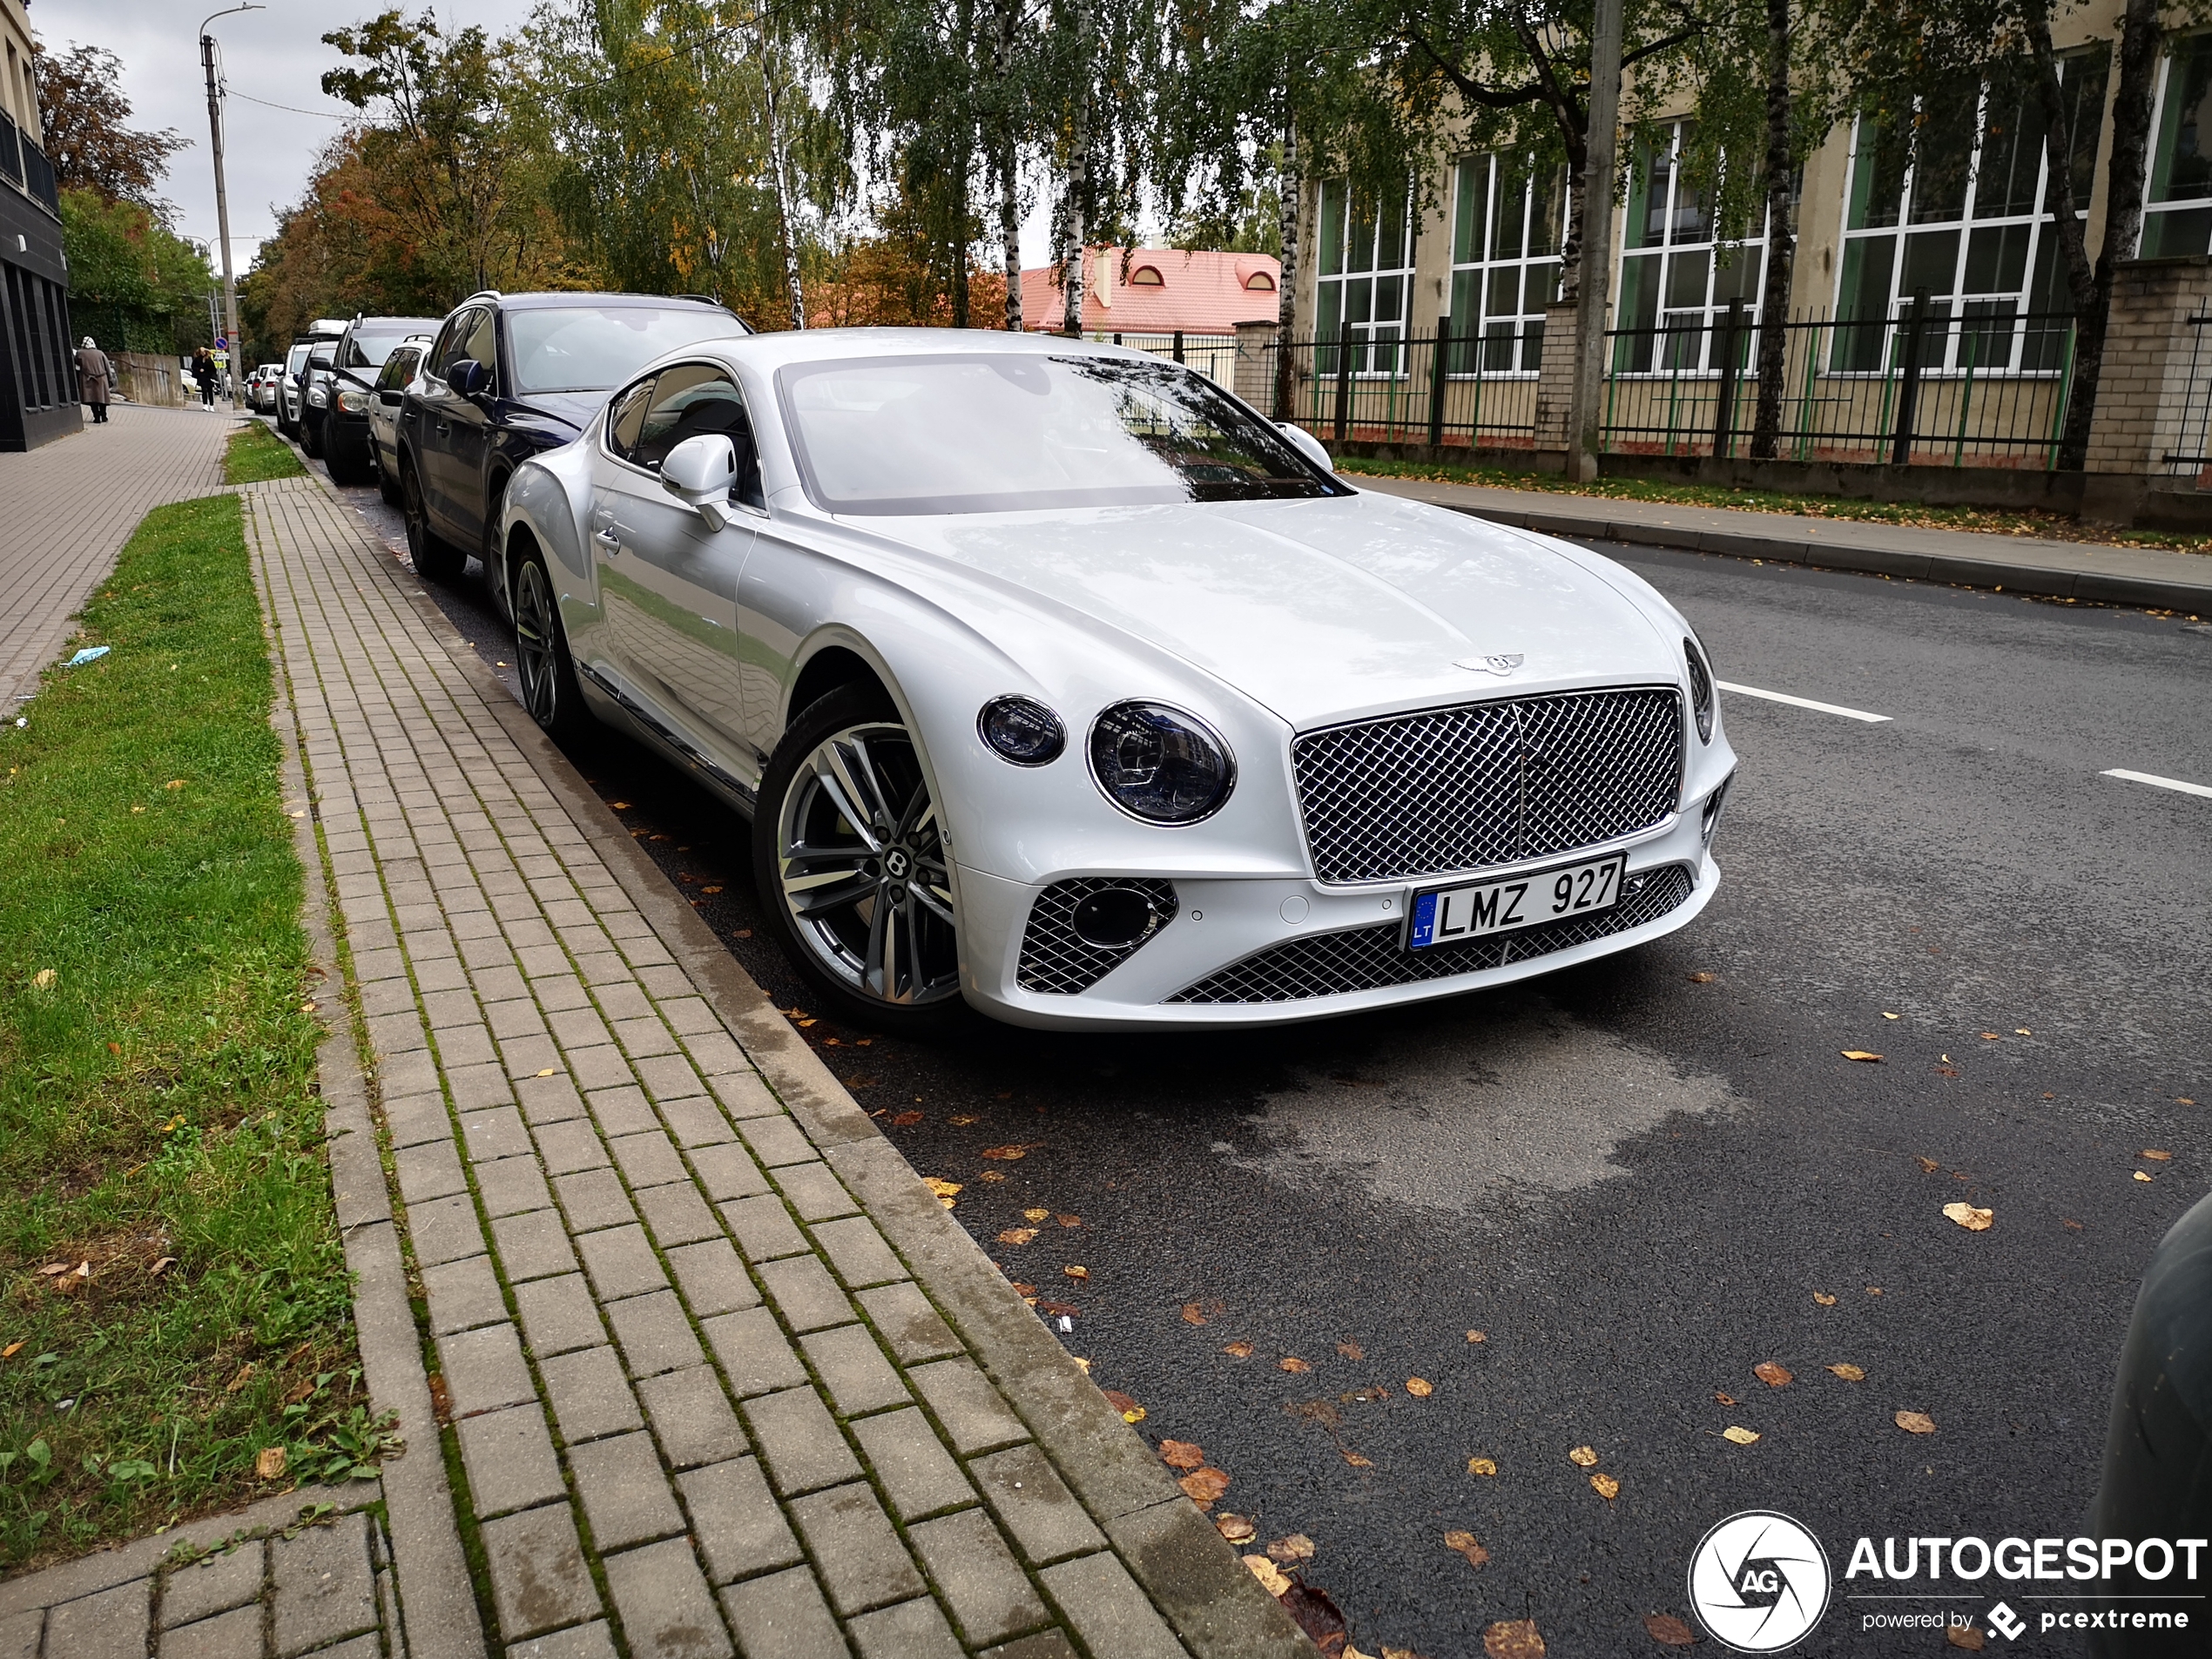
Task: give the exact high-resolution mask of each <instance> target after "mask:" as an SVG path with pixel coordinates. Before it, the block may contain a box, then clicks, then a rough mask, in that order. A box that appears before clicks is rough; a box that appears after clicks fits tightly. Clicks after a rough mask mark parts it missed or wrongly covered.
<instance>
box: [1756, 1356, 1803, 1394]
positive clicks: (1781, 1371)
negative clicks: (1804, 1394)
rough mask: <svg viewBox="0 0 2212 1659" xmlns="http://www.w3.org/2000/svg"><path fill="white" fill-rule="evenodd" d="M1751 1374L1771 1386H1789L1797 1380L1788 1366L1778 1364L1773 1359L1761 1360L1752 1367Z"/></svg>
mask: <svg viewBox="0 0 2212 1659" xmlns="http://www.w3.org/2000/svg"><path fill="white" fill-rule="evenodd" d="M1751 1374H1752V1375H1753V1376H1754V1377H1757V1379H1759V1380H1760V1381H1761V1382H1763V1383H1764V1384H1765V1385H1766V1386H1768V1387H1770V1388H1787V1387H1788V1386H1790V1385H1791V1383H1793V1382H1795V1381H1796V1380H1797V1379H1796V1378H1795V1377H1793V1376H1791V1374H1790V1371H1789V1368H1788V1367H1787V1366H1778V1365H1777V1364H1775V1362H1774V1361H1773V1360H1771V1359H1762V1360H1760V1361H1759V1363H1758V1364H1757V1365H1756V1366H1752V1367H1751Z"/></svg>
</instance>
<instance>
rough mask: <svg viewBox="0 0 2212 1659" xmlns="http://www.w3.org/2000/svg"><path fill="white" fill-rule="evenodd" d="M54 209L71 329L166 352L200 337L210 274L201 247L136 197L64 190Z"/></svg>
mask: <svg viewBox="0 0 2212 1659" xmlns="http://www.w3.org/2000/svg"><path fill="white" fill-rule="evenodd" d="M61 208H62V246H63V249H64V252H65V253H67V254H68V257H69V306H70V315H71V319H72V320H74V321H75V323H76V325H77V332H78V333H79V334H91V336H92V337H93V338H94V339H96V340H98V341H99V342H100V344H101V345H102V346H104V347H106V348H107V349H108V350H109V351H138V352H163V353H166V352H172V351H176V350H178V349H179V348H180V347H185V346H188V345H191V344H195V343H199V342H200V341H205V339H206V333H207V295H208V293H209V291H210V290H211V289H212V288H213V287H214V286H215V276H214V273H213V272H212V271H211V270H210V269H209V268H208V264H207V256H206V253H205V252H204V251H203V250H201V249H200V248H199V246H196V245H194V244H192V243H191V242H187V241H185V239H183V238H182V237H180V236H177V235H175V234H173V233H171V232H170V230H169V229H168V228H167V227H166V226H164V225H163V224H162V222H161V221H160V220H159V219H158V218H156V217H155V215H154V213H153V212H152V209H150V208H148V207H146V206H144V205H143V204H141V203H138V202H132V201H108V200H105V199H102V198H101V197H100V195H99V194H98V192H95V191H91V190H87V189H83V188H71V189H68V190H64V191H63V192H61Z"/></svg>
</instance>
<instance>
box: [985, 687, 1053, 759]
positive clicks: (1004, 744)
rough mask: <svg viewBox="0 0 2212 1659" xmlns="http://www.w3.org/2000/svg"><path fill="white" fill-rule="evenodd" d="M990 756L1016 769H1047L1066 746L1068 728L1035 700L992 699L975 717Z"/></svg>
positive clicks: (1019, 698) (1021, 698) (1018, 698)
mask: <svg viewBox="0 0 2212 1659" xmlns="http://www.w3.org/2000/svg"><path fill="white" fill-rule="evenodd" d="M975 731H976V733H977V735H978V736H980V737H981V738H982V739H983V741H984V743H985V744H986V745H988V747H989V748H990V750H991V752H993V753H994V754H995V755H997V756H998V758H999V759H1001V760H1005V761H1008V762H1011V763H1012V764H1013V765H1017V766H1042V765H1049V764H1050V763H1052V762H1053V761H1055V760H1057V759H1060V755H1061V752H1062V750H1064V749H1065V748H1067V746H1068V728H1067V727H1066V726H1064V725H1061V723H1060V717H1059V716H1058V715H1056V714H1055V713H1054V712H1053V711H1051V710H1050V709H1049V708H1047V707H1046V706H1045V705H1043V704H1042V703H1040V702H1038V701H1037V700H1036V698H1034V697H995V698H992V699H991V700H990V701H989V702H988V703H986V704H985V705H983V707H982V711H981V712H980V713H979V714H977V715H976V717H975Z"/></svg>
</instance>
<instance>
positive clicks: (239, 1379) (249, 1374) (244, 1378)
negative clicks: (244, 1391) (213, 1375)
mask: <svg viewBox="0 0 2212 1659" xmlns="http://www.w3.org/2000/svg"><path fill="white" fill-rule="evenodd" d="M252 1381H253V1362H252V1361H250V1360H249V1361H247V1362H246V1364H245V1365H242V1366H239V1368H238V1375H237V1376H235V1377H233V1378H232V1379H230V1380H229V1381H228V1382H226V1383H225V1384H224V1385H223V1392H224V1393H226V1394H235V1393H238V1391H239V1389H241V1388H243V1387H245V1386H246V1384H248V1383H250V1382H252Z"/></svg>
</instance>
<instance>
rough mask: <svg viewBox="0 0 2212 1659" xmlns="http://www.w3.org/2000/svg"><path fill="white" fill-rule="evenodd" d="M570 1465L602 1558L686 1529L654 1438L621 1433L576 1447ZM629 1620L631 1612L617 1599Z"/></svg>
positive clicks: (578, 1494)
mask: <svg viewBox="0 0 2212 1659" xmlns="http://www.w3.org/2000/svg"><path fill="white" fill-rule="evenodd" d="M569 1467H570V1470H572V1471H573V1472H574V1473H575V1475H576V1489H577V1496H578V1497H580V1498H581V1499H583V1516H584V1519H585V1520H586V1521H590V1523H591V1546H592V1548H593V1549H595V1550H597V1552H599V1553H600V1554H605V1553H606V1552H607V1551H609V1550H614V1549H621V1548H624V1547H626V1546H628V1545H631V1544H642V1543H644V1541H646V1540H647V1539H649V1538H665V1537H667V1536H668V1535H669V1534H671V1533H678V1532H681V1531H683V1530H684V1516H683V1514H682V1512H681V1511H679V1510H678V1508H677V1507H676V1499H675V1496H674V1494H671V1492H670V1491H669V1489H668V1477H667V1476H666V1475H665V1474H663V1473H662V1472H661V1467H660V1457H659V1454H658V1453H656V1452H655V1451H654V1450H653V1440H652V1436H651V1435H650V1434H621V1435H617V1436H616V1437H614V1438H613V1439H611V1440H594V1441H592V1442H591V1443H590V1445H589V1446H579V1447H573V1448H571V1450H570V1453H569ZM615 1602H616V1605H617V1609H618V1610H619V1611H621V1612H622V1614H623V1615H624V1618H625V1620H627V1618H628V1615H629V1609H628V1608H625V1607H623V1606H622V1598H621V1597H620V1596H617V1597H616V1598H615Z"/></svg>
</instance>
